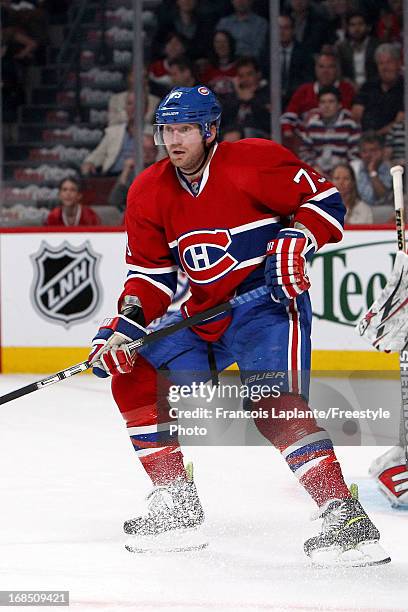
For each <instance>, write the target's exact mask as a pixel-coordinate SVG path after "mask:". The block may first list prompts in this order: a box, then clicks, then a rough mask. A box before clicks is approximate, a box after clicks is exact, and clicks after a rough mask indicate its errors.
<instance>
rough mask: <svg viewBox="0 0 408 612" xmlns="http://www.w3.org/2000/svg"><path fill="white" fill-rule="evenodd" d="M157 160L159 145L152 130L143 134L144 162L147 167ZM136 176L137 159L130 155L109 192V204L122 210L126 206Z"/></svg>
mask: <svg viewBox="0 0 408 612" xmlns="http://www.w3.org/2000/svg"><path fill="white" fill-rule="evenodd" d="M155 161H157V146H156V145H155V144H154V139H153V134H152V133H151V131H149V132H145V133H144V134H143V164H144V167H145V168H147V167H148V166H150V165H151V164H154V162H155ZM134 178H135V160H134V157H129V158H128V159H126V160H125V163H124V164H123V170H122V172H121V173H120V175H119V177H118V179H117V181H116V183H115V185H114V187H113V189H112V191H111V192H110V194H109V199H108V204H110V205H111V206H116V208H118V209H119V210H120V211H121V212H124V210H125V208H126V198H127V192H128V190H129V187H130V185H131V184H132V182H133V180H134Z"/></svg>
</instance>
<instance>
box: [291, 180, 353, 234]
mask: <svg viewBox="0 0 408 612" xmlns="http://www.w3.org/2000/svg"><path fill="white" fill-rule="evenodd" d="M336 191H337V189H336ZM300 208H301V209H302V208H310V210H313V212H315V213H317V214H318V215H320V216H321V217H324V219H326V221H328V222H329V223H330V224H331V225H333V226H334V227H335V228H336V229H338V230H339V232H340V233H341V235H342V236H343V232H344V230H343V228H342V226H341V225H340V223H339V222H338V221H336V219H335V218H334V217H332V216H331V215H329V213H327V212H326V211H324V210H322V209H321V208H319V207H318V206H316V205H315V204H312V203H311V202H306V203H305V204H302V206H301V207H300Z"/></svg>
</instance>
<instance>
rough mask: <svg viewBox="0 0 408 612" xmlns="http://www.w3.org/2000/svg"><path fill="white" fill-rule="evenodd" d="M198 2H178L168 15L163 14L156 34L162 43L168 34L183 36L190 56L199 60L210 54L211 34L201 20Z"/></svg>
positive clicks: (184, 0)
mask: <svg viewBox="0 0 408 612" xmlns="http://www.w3.org/2000/svg"><path fill="white" fill-rule="evenodd" d="M197 4H198V2H197V0H176V2H175V3H174V4H173V6H172V7H171V8H170V10H169V11H166V13H161V14H160V18H159V23H158V29H157V34H156V41H157V42H160V41H161V40H163V38H164V37H165V36H166V34H167V33H168V32H177V33H178V34H181V35H182V36H183V37H184V39H185V40H186V41H187V42H188V48H187V53H188V56H189V57H191V58H193V59H197V58H200V57H205V56H206V54H207V53H208V48H209V45H210V42H209V33H210V32H211V31H209V30H208V28H207V27H206V24H205V22H204V21H203V20H202V19H200V16H199V14H198V10H197Z"/></svg>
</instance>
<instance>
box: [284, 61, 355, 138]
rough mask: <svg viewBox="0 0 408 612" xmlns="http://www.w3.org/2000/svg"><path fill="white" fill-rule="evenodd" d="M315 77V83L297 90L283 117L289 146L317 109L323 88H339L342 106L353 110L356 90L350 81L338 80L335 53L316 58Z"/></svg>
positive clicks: (306, 84)
mask: <svg viewBox="0 0 408 612" xmlns="http://www.w3.org/2000/svg"><path fill="white" fill-rule="evenodd" d="M315 75H316V80H315V81H314V82H310V83H304V84H303V85H300V87H298V88H297V90H296V91H295V93H294V94H293V96H292V97H291V99H290V101H289V104H288V106H287V107H286V110H285V113H284V114H283V115H282V130H283V135H284V138H285V139H286V140H287V144H288V146H290V139H291V138H292V137H293V135H294V133H295V131H296V129H297V128H298V127H299V125H300V123H301V122H302V120H303V119H304V116H305V114H306V113H307V112H308V111H310V110H312V109H314V108H316V107H317V105H318V97H317V95H318V93H319V91H320V89H322V87H332V86H334V87H337V89H338V90H339V91H340V95H341V105H342V106H343V108H348V109H350V108H351V104H352V101H353V97H354V94H355V90H354V87H353V86H352V85H351V84H350V83H349V82H348V81H345V80H339V79H338V75H339V71H338V64H337V58H336V56H335V55H334V53H321V54H320V55H318V56H317V57H316V60H315Z"/></svg>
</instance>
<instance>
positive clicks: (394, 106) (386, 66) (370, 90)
mask: <svg viewBox="0 0 408 612" xmlns="http://www.w3.org/2000/svg"><path fill="white" fill-rule="evenodd" d="M374 57H375V61H376V64H377V69H378V76H379V78H378V79H376V80H374V81H367V82H366V83H364V85H363V86H362V87H361V89H360V91H359V92H358V94H357V96H356V97H355V99H354V101H353V107H352V115H353V119H354V120H355V121H357V122H359V123H361V126H362V129H363V130H364V131H367V130H375V131H377V132H378V133H379V134H386V133H387V132H389V130H390V129H391V127H392V126H393V124H394V122H395V121H398V120H400V119H401V117H402V111H403V109H404V81H403V78H402V76H401V59H400V50H399V48H398V47H397V46H396V45H391V44H388V43H385V44H383V45H380V46H379V47H377V49H376V51H375V55H374Z"/></svg>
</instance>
